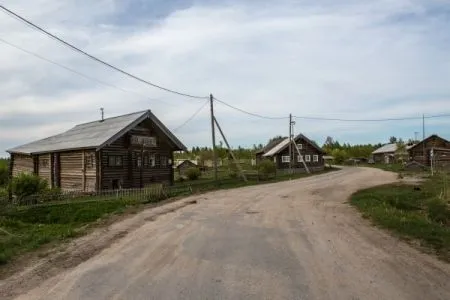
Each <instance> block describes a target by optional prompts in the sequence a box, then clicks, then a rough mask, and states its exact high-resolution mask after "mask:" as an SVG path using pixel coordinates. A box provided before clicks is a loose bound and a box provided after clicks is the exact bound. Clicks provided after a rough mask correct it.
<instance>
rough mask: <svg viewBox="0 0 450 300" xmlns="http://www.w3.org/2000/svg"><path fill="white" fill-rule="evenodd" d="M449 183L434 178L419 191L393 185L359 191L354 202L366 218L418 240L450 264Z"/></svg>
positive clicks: (404, 236) (400, 235)
mask: <svg viewBox="0 0 450 300" xmlns="http://www.w3.org/2000/svg"><path fill="white" fill-rule="evenodd" d="M447 184H448V180H447V178H446V177H443V176H434V177H432V178H429V179H428V180H427V181H425V182H424V183H423V184H422V185H421V186H420V187H419V188H418V187H417V186H416V187H414V186H412V185H403V184H389V185H383V186H378V187H374V188H370V189H366V190H362V191H359V192H357V193H355V194H353V195H352V196H351V199H350V202H351V204H352V205H354V206H356V207H357V208H358V209H359V210H360V211H361V212H362V214H363V217H365V218H368V219H370V220H372V222H373V223H374V224H375V225H377V226H380V227H382V228H385V229H388V230H390V231H392V232H394V233H395V234H397V235H398V236H399V237H402V238H406V239H413V240H418V241H419V242H420V245H421V246H423V247H425V248H428V249H432V250H433V251H434V253H436V254H437V256H438V257H440V258H441V259H443V260H445V261H447V262H450V203H449V199H450V198H449V197H448V196H449V193H448V190H447Z"/></svg>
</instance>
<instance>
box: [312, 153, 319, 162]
mask: <svg viewBox="0 0 450 300" xmlns="http://www.w3.org/2000/svg"><path fill="white" fill-rule="evenodd" d="M318 161H319V155H317V154H315V155H313V162H318Z"/></svg>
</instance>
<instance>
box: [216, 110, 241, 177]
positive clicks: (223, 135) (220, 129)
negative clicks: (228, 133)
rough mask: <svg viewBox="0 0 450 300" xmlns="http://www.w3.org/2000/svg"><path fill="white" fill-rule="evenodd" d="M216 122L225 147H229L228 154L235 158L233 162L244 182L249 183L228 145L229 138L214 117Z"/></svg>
mask: <svg viewBox="0 0 450 300" xmlns="http://www.w3.org/2000/svg"><path fill="white" fill-rule="evenodd" d="M214 122H215V123H216V125H217V129H219V132H220V134H221V135H222V138H223V140H224V142H225V145H227V148H228V152H229V153H230V155H231V157H232V158H233V161H234V163H235V165H236V167H237V169H238V170H239V173H241V177H242V179H243V180H244V181H247V177H246V176H245V174H244V171H243V170H242V168H241V165H240V164H239V162H238V161H237V159H236V157H235V156H234V153H233V150H231V147H230V144H228V141H227V138H226V137H225V134H224V133H223V131H222V128H220V125H219V122H217V119H216V117H214Z"/></svg>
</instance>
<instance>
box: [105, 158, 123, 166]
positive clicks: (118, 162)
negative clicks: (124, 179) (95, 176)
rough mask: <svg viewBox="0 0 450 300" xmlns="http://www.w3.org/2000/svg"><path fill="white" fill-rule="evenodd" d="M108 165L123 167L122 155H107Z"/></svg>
mask: <svg viewBox="0 0 450 300" xmlns="http://www.w3.org/2000/svg"><path fill="white" fill-rule="evenodd" d="M111 162H113V163H111ZM108 167H112V168H117V167H119V168H120V167H123V157H122V155H108Z"/></svg>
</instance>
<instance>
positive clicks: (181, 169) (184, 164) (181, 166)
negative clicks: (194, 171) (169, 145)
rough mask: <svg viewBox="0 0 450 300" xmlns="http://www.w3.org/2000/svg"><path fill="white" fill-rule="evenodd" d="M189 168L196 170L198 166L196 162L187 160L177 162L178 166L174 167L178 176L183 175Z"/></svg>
mask: <svg viewBox="0 0 450 300" xmlns="http://www.w3.org/2000/svg"><path fill="white" fill-rule="evenodd" d="M191 168H198V165H197V163H196V162H194V161H192V160H189V159H185V160H182V161H179V162H178V164H177V165H176V166H175V169H176V170H177V172H178V175H185V173H186V171H187V170H189V169H191Z"/></svg>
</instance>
